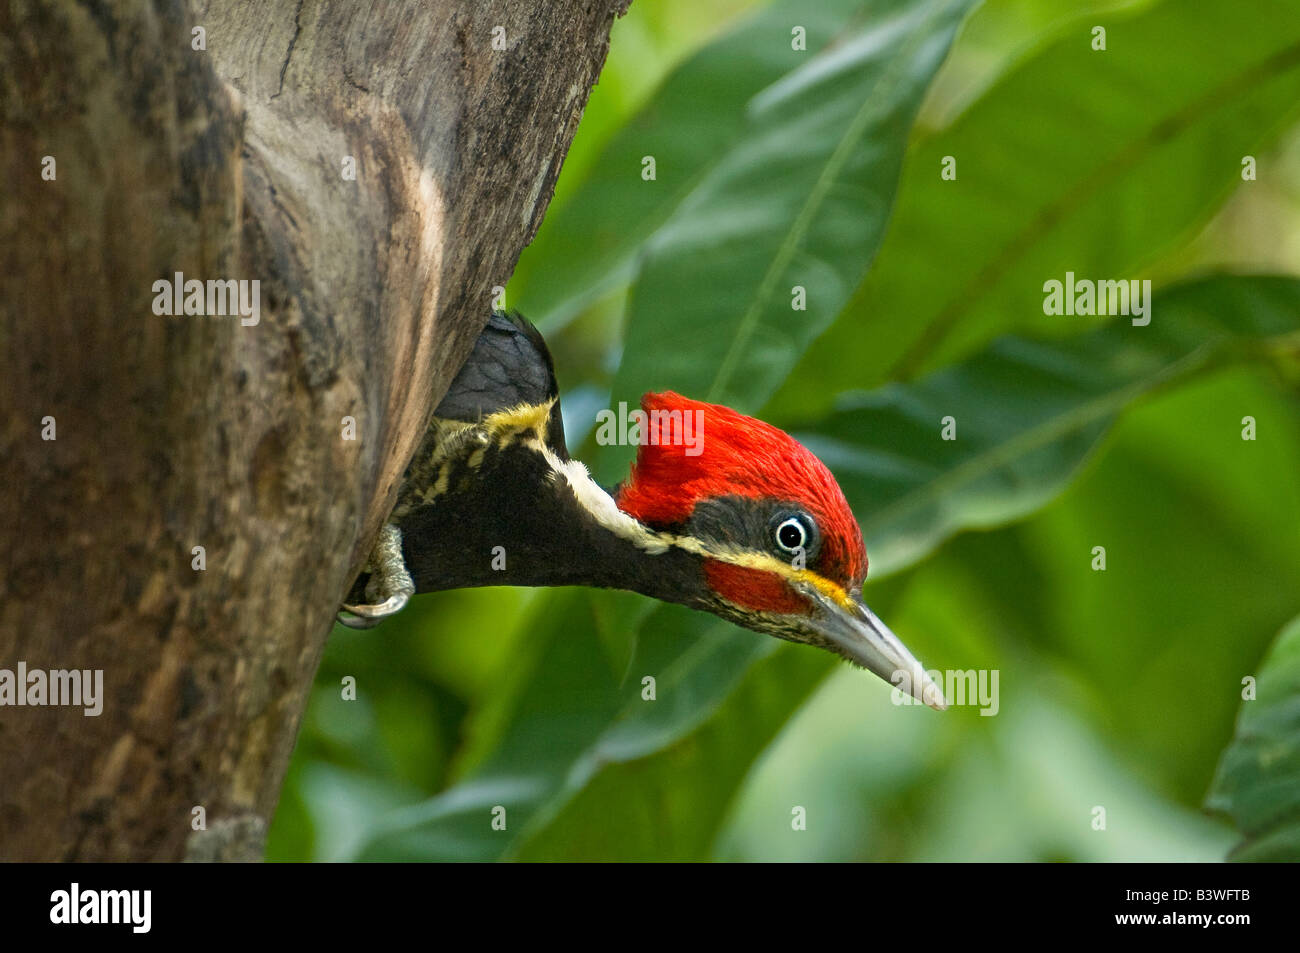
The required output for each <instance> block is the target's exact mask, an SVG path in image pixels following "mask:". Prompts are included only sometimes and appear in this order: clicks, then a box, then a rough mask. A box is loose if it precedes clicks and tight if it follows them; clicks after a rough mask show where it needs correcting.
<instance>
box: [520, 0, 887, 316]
mask: <svg viewBox="0 0 1300 953" xmlns="http://www.w3.org/2000/svg"><path fill="white" fill-rule="evenodd" d="M898 2H899V0H888V2H887V3H885V4H882V3H880V2H879V0H875V2H872V0H819V2H818V3H815V4H811V5H810V4H808V3H806V2H805V0H782V2H779V3H774V4H772V5H771V6H770V7H768V8H766V9H764V10H762V11H760V12H758V13H757V14H755V15H754V16H752V17H749V18H748V19H746V20H745V21H744V22H743V23H741V24H739V25H738V26H737V27H736V28H735V29H733V30H730V31H728V32H727V33H726V34H725V35H723V36H722V37H720V38H718V39H717V40H715V41H713V42H712V43H709V44H708V45H707V46H705V47H704V48H703V49H702V50H701V51H700V52H698V53H696V54H695V55H694V56H692V57H691V58H690V59H689V60H687V61H686V62H685V63H683V64H682V65H681V66H680V67H678V68H677V69H676V70H674V71H673V73H672V75H671V76H669V77H668V79H667V81H665V83H664V84H663V86H662V87H661V88H660V89H659V90H658V92H656V94H655V95H654V98H653V99H652V100H651V102H650V103H649V104H648V105H646V107H645V108H644V109H642V110H641V111H640V112H639V113H638V114H637V115H636V116H635V117H634V118H633V119H632V120H631V121H630V122H628V124H627V125H626V127H625V128H624V129H622V130H621V131H620V132H619V133H618V134H617V135H615V136H614V138H613V139H612V140H611V141H610V142H609V144H608V145H607V146H606V147H605V148H604V150H602V152H601V155H600V157H599V158H598V159H597V161H596V162H595V163H594V165H593V166H592V168H591V170H590V172H589V173H588V175H587V177H586V180H585V181H584V182H583V184H582V186H581V187H580V188H579V189H578V190H577V191H576V192H575V193H574V194H573V195H572V197H571V198H570V199H569V200H568V201H566V202H565V203H564V205H563V206H562V207H561V208H559V209H557V210H555V212H554V213H553V214H552V213H549V212H548V213H547V216H546V223H545V226H544V227H543V228H542V230H541V231H540V232H539V233H538V235H537V239H536V240H535V241H534V242H533V243H532V244H531V245H530V246H529V247H528V248H527V249H526V250H525V251H524V254H523V256H522V257H521V258H520V260H519V266H518V268H517V269H516V271H515V277H514V278H513V279H511V280H512V282H515V283H516V284H517V285H519V286H521V287H522V290H521V296H520V298H519V303H520V306H521V307H522V308H523V309H524V310H525V312H526V313H527V314H528V315H529V316H530V317H531V318H532V319H533V320H534V321H535V322H536V323H537V324H538V325H539V326H540V327H542V328H543V329H544V330H546V331H550V330H553V329H554V328H555V327H557V326H558V325H560V324H562V323H564V322H565V321H566V320H567V319H569V318H571V317H573V316H574V314H575V313H577V312H578V311H579V310H580V309H581V308H582V307H584V306H585V305H587V304H589V303H590V302H591V301H592V300H593V299H595V298H596V297H598V296H599V295H600V294H602V293H603V292H605V291H607V290H609V289H611V288H616V287H622V286H624V285H625V284H627V282H628V281H630V280H631V278H632V276H633V274H634V273H635V258H636V255H637V253H638V251H639V249H640V248H641V245H642V244H643V243H644V242H645V240H646V239H647V238H649V237H650V235H652V234H653V233H654V231H655V229H657V228H659V227H660V226H661V225H663V224H664V222H666V221H667V220H668V219H669V218H670V217H671V216H672V215H673V213H674V211H675V210H676V209H677V208H678V206H679V205H681V204H682V202H684V201H685V200H686V199H687V197H688V196H689V195H690V194H691V192H692V190H693V189H694V188H695V187H696V186H697V185H698V184H699V181H700V179H701V178H702V177H703V176H704V175H705V174H706V173H707V172H708V171H709V170H710V169H711V168H712V167H713V166H714V165H715V164H716V163H717V162H718V161H719V159H720V158H721V157H723V156H725V155H726V154H727V150H728V148H729V147H730V146H731V145H732V144H733V142H734V140H735V139H736V138H737V136H739V135H740V134H741V133H742V132H743V131H744V129H745V124H746V118H745V104H746V103H747V102H749V100H750V99H752V98H753V97H754V96H755V95H756V94H757V93H759V92H760V91H762V90H763V89H765V88H766V87H768V86H769V85H771V84H772V83H775V82H776V81H778V80H779V79H781V77H783V76H785V75H786V74H788V73H790V72H792V71H794V70H796V69H798V68H799V67H801V66H804V65H805V64H806V63H807V62H808V59H809V57H812V56H814V55H815V54H817V53H818V52H819V51H821V50H824V49H825V48H826V47H828V46H829V45H830V44H831V43H832V42H834V41H835V39H836V37H837V36H838V35H839V34H841V33H842V32H843V31H844V30H845V28H846V25H847V24H849V23H851V22H852V21H853V19H854V18H855V17H858V16H861V15H862V14H863V12H864V11H866V10H867V9H870V8H875V9H881V8H882V7H890V6H897V5H898ZM795 26H799V27H802V28H803V29H804V30H805V31H806V45H807V49H806V50H802V51H801V50H796V49H793V48H792V43H791V40H792V35H791V30H792V29H793V28H794V27H795ZM580 134H581V133H580ZM645 156H653V157H654V159H655V164H656V177H655V178H654V180H652V181H645V180H643V179H642V159H643V158H644V157H645Z"/></svg>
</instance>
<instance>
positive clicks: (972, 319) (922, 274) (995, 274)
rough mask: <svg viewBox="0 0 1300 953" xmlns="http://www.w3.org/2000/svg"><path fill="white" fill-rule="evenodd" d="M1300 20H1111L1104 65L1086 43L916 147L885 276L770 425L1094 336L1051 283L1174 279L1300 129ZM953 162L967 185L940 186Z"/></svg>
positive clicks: (808, 359) (1019, 74)
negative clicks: (1250, 165) (949, 367)
mask: <svg viewBox="0 0 1300 953" xmlns="http://www.w3.org/2000/svg"><path fill="white" fill-rule="evenodd" d="M1293 14H1294V8H1293V6H1292V5H1291V4H1290V3H1288V2H1286V0H1244V2H1241V3H1235V4H1222V3H1219V2H1217V0H1179V2H1165V3H1162V4H1160V5H1158V6H1156V7H1155V8H1153V9H1151V10H1150V11H1149V12H1146V13H1144V14H1142V15H1140V16H1138V17H1135V18H1131V19H1125V18H1121V17H1100V18H1098V23H1100V24H1104V25H1105V26H1106V28H1107V49H1106V50H1105V51H1104V52H1098V51H1094V50H1092V49H1091V45H1090V40H1091V37H1090V34H1089V32H1088V30H1087V29H1080V30H1079V31H1078V33H1077V34H1076V35H1070V36H1067V37H1066V38H1065V39H1063V40H1061V41H1060V42H1058V43H1056V44H1054V45H1052V46H1050V47H1048V48H1047V49H1045V50H1043V51H1042V52H1041V53H1039V54H1038V55H1036V56H1034V57H1033V58H1032V59H1030V60H1029V61H1028V62H1026V63H1025V64H1023V65H1022V66H1021V67H1020V68H1018V69H1016V70H1014V71H1013V72H1011V73H1010V74H1009V75H1007V76H1006V77H1005V78H1004V79H1002V80H1001V81H1000V82H999V83H997V84H996V85H995V86H994V87H993V88H992V89H991V90H990V91H989V92H988V93H987V94H986V95H985V96H983V97H982V98H981V99H980V100H979V101H978V102H976V103H975V104H974V105H972V106H971V107H970V108H968V109H967V110H966V111H965V112H964V113H963V114H962V115H961V116H960V117H959V118H958V119H957V121H956V122H954V123H953V125H951V126H950V127H948V128H946V129H944V130H942V131H941V132H938V133H936V134H934V135H932V136H930V137H929V138H926V139H923V140H921V141H919V142H917V143H915V144H914V145H913V147H912V148H911V150H910V151H909V154H908V162H907V166H906V168H905V169H904V172H903V178H902V183H901V184H900V187H899V196H898V203H897V208H896V211H895V215H894V225H893V227H892V228H891V229H890V232H889V234H888V235H887V237H886V239H885V242H884V244H883V245H882V247H881V249H880V253H879V255H878V257H877V260H876V262H875V265H874V266H873V268H872V271H871V274H870V276H869V277H868V278H867V280H866V281H865V282H864V283H863V285H862V287H861V288H860V289H859V291H858V293H857V294H856V295H855V296H854V298H853V301H852V302H851V303H850V304H849V306H848V307H847V308H846V310H845V311H844V313H843V315H842V316H841V317H840V318H839V319H838V320H837V321H836V323H835V324H834V325H833V326H832V328H831V329H830V330H829V331H828V332H827V333H826V334H825V335H823V336H822V338H821V339H820V340H819V341H817V342H816V343H815V344H814V345H813V346H812V347H811V348H809V350H808V353H807V355H806V356H805V358H804V360H803V361H802V362H801V363H800V365H799V367H798V368H797V369H796V371H795V373H794V374H792V375H791V377H790V378H789V379H788V381H787V383H786V386H785V387H784V388H783V390H782V391H781V392H780V393H779V394H778V395H777V397H776V398H775V399H774V401H773V402H772V404H771V405H770V406H769V415H770V413H771V411H772V410H774V409H775V410H779V411H780V412H781V413H784V414H791V413H800V414H812V413H819V412H821V411H822V410H824V409H825V407H826V406H827V404H828V402H829V400H830V397H831V395H833V394H835V393H838V392H840V391H843V390H845V389H848V388H852V387H870V386H875V385H877V384H879V383H882V382H884V381H886V380H890V379H898V378H899V377H909V376H914V374H915V373H916V372H918V371H921V370H925V369H930V368H933V367H936V366H939V365H941V364H943V363H947V362H949V361H951V360H952V359H954V357H955V356H957V355H960V354H963V353H969V352H971V351H972V350H974V349H976V348H977V347H979V346H980V345H981V344H982V342H985V341H988V340H990V339H992V338H993V337H996V336H998V335H1001V334H1005V333H1007V332H1008V331H1012V330H1031V329H1032V330H1036V331H1046V332H1049V333H1057V334H1059V333H1062V332H1068V331H1071V330H1078V329H1082V328H1083V327H1084V326H1085V325H1086V323H1087V321H1088V319H1085V318H1065V317H1057V316H1052V317H1048V316H1045V315H1044V314H1043V284H1044V282H1045V281H1047V280H1049V279H1053V278H1055V279H1063V278H1064V276H1065V273H1066V272H1067V271H1073V272H1074V273H1075V274H1076V275H1078V276H1079V277H1083V278H1091V279H1099V278H1123V277H1132V276H1133V275H1134V274H1135V273H1139V272H1140V271H1141V269H1143V268H1144V267H1146V266H1148V265H1151V264H1153V263H1155V262H1157V261H1158V260H1159V259H1160V257H1161V256H1162V254H1164V253H1165V252H1166V251H1168V250H1169V249H1170V248H1171V246H1173V245H1175V244H1176V243H1177V242H1179V241H1181V240H1183V239H1185V238H1186V237H1187V235H1188V233H1189V231H1190V230H1191V229H1193V228H1195V227H1196V226H1197V225H1198V224H1200V223H1201V222H1203V221H1205V220H1206V219H1207V218H1208V216H1209V215H1210V213H1211V212H1212V211H1213V210H1214V208H1215V207H1216V206H1217V205H1218V204H1219V203H1220V202H1221V201H1222V200H1223V199H1224V198H1225V197H1226V196H1227V195H1228V194H1229V193H1230V191H1231V189H1232V188H1233V187H1234V186H1236V185H1240V184H1241V178H1240V172H1241V159H1242V156H1244V155H1247V154H1251V153H1254V152H1255V151H1257V150H1258V149H1259V148H1260V147H1261V146H1264V145H1266V144H1267V143H1268V142H1270V141H1272V140H1273V139H1274V138H1275V137H1276V134H1277V133H1278V132H1280V131H1281V130H1282V129H1284V128H1286V126H1287V125H1288V123H1289V121H1290V120H1292V119H1293V118H1294V117H1295V116H1296V115H1297V112H1298V111H1300V97H1297V96H1296V94H1295V90H1296V88H1297V83H1300V18H1297V17H1295V16H1294V15H1293ZM1189 25H1194V27H1191V28H1189ZM945 156H952V157H954V158H955V160H956V163H957V165H956V169H957V177H956V179H955V180H954V181H944V180H943V179H941V178H940V167H941V161H942V159H943V157H945ZM807 380H816V381H818V382H819V384H818V387H816V388H808V387H806V386H804V385H803V383H802V382H804V381H807Z"/></svg>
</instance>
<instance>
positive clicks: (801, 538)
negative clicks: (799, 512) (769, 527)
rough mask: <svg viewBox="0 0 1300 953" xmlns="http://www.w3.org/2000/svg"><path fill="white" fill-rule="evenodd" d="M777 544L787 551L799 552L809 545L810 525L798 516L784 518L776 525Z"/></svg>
mask: <svg viewBox="0 0 1300 953" xmlns="http://www.w3.org/2000/svg"><path fill="white" fill-rule="evenodd" d="M775 535H776V544H777V545H778V546H780V547H781V548H782V549H783V550H785V551H786V552H787V553H797V552H799V551H800V550H803V549H806V547H807V545H808V527H806V526H804V524H803V520H801V519H799V517H797V516H791V517H790V518H789V519H784V520H782V521H781V522H780V523H778V524H777V526H776V534H775Z"/></svg>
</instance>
